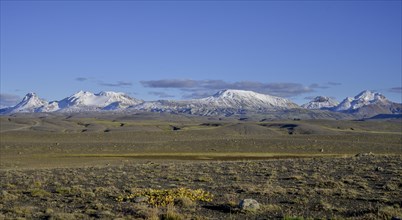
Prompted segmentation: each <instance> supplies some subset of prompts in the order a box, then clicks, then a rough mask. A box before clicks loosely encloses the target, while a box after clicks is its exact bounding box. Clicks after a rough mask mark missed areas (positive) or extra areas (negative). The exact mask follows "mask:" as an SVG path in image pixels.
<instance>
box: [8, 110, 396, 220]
mask: <svg viewBox="0 0 402 220" xmlns="http://www.w3.org/2000/svg"><path fill="white" fill-rule="evenodd" d="M0 120H1V121H0V122H1V129H0V132H1V133H0V135H1V139H0V150H1V151H0V152H1V157H0V158H1V161H0V165H1V169H0V188H1V194H0V219H1V218H6V219H16V218H27V219H32V218H34V219H90V218H102V219H114V218H123V219H160V218H162V219H284V218H285V219H292V217H299V218H325V219H327V218H331V219H334V218H335V219H337V218H340V219H343V218H352V219H390V218H392V217H401V216H402V210H401V206H402V199H401V198H402V162H401V161H402V160H401V159H402V156H401V155H402V130H401V129H402V127H401V121H400V120H395V121H393V120H372V121H335V120H309V121H304V120H288V121H269V120H264V119H258V120H255V119H247V118H203V117H192V116H179V115H162V116H161V115H159V114H145V115H130V116H124V117H123V116H118V115H98V116H96V117H94V116H91V117H89V116H85V115H72V116H62V115H17V116H2V117H0ZM177 189H188V190H189V191H191V190H195V191H194V192H198V191H196V190H198V189H201V190H202V191H203V192H206V193H208V195H213V199H212V201H209V200H206V201H203V200H202V199H201V201H199V200H196V199H195V197H194V198H193V197H191V196H189V198H187V197H185V196H180V197H174V196H173V198H171V199H172V200H171V201H173V202H172V203H171V204H170V205H168V206H167V207H165V206H159V207H154V206H152V205H149V204H154V203H152V201H150V200H146V199H145V200H144V199H143V198H137V197H136V198H131V197H130V195H137V194H138V193H139V192H143V191H144V190H145V191H149V192H153V193H155V194H156V195H157V196H158V197H156V199H164V200H167V197H166V195H167V194H164V195H165V197H164V196H163V195H162V194H163V193H166V192H172V191H175V190H177ZM191 192H192V191H191ZM136 193H137V194H136ZM146 198H150V197H146ZM246 198H253V199H255V200H257V201H258V202H259V203H260V209H258V210H256V211H244V210H240V208H239V207H238V203H239V201H240V200H242V199H246ZM193 200H194V201H193Z"/></svg>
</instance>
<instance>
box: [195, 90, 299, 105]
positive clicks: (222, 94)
mask: <svg viewBox="0 0 402 220" xmlns="http://www.w3.org/2000/svg"><path fill="white" fill-rule="evenodd" d="M193 102H194V103H196V104H200V105H203V106H215V107H220V108H237V109H261V108H264V109H266V108H285V109H288V108H298V107H299V106H298V105H297V104H295V103H293V102H292V101H290V100H288V99H284V98H280V97H276V96H271V95H265V94H260V93H256V92H253V91H244V90H232V89H227V90H222V91H219V92H217V93H216V94H214V95H213V96H210V97H207V98H203V99H196V100H193Z"/></svg>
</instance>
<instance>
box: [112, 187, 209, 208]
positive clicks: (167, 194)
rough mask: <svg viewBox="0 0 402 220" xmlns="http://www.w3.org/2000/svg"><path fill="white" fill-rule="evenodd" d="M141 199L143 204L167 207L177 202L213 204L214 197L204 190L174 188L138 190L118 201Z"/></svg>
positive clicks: (121, 197) (119, 198) (118, 198)
mask: <svg viewBox="0 0 402 220" xmlns="http://www.w3.org/2000/svg"><path fill="white" fill-rule="evenodd" d="M139 198H141V199H140V200H142V202H145V203H147V204H148V205H150V206H153V207H165V206H167V205H169V204H173V203H174V202H175V201H177V200H183V199H189V200H191V201H203V202H211V201H212V198H213V195H212V194H211V193H209V192H206V191H204V190H202V189H195V190H193V189H189V188H174V189H138V190H134V192H133V193H131V194H129V195H127V196H119V197H117V198H116V200H117V201H119V202H122V201H132V202H135V201H136V199H137V201H138V199H139Z"/></svg>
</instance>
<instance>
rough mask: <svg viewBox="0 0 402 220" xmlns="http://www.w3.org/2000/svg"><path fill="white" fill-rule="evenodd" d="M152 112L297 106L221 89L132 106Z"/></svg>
mask: <svg viewBox="0 0 402 220" xmlns="http://www.w3.org/2000/svg"><path fill="white" fill-rule="evenodd" d="M134 108H135V109H137V110H144V111H154V112H175V113H190V114H197V115H217V114H235V113H241V112H243V111H252V112H261V111H265V110H279V109H291V108H299V106H298V105H297V104H295V103H293V102H291V101H290V100H288V99H284V98H280V97H276V96H270V95H264V94H260V93H256V92H252V91H244V90H222V91H219V92H217V93H216V94H214V95H212V96H209V97H206V98H202V99H192V100H185V101H167V100H159V101H154V102H145V103H143V104H141V105H138V106H135V107H134Z"/></svg>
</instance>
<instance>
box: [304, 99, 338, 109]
mask: <svg viewBox="0 0 402 220" xmlns="http://www.w3.org/2000/svg"><path fill="white" fill-rule="evenodd" d="M338 104H339V102H338V101H336V100H335V99H332V98H330V97H326V96H317V97H315V98H314V99H313V100H311V101H310V102H308V103H306V104H303V105H302V106H301V107H303V108H305V109H329V108H332V107H335V106H337V105H338Z"/></svg>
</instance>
